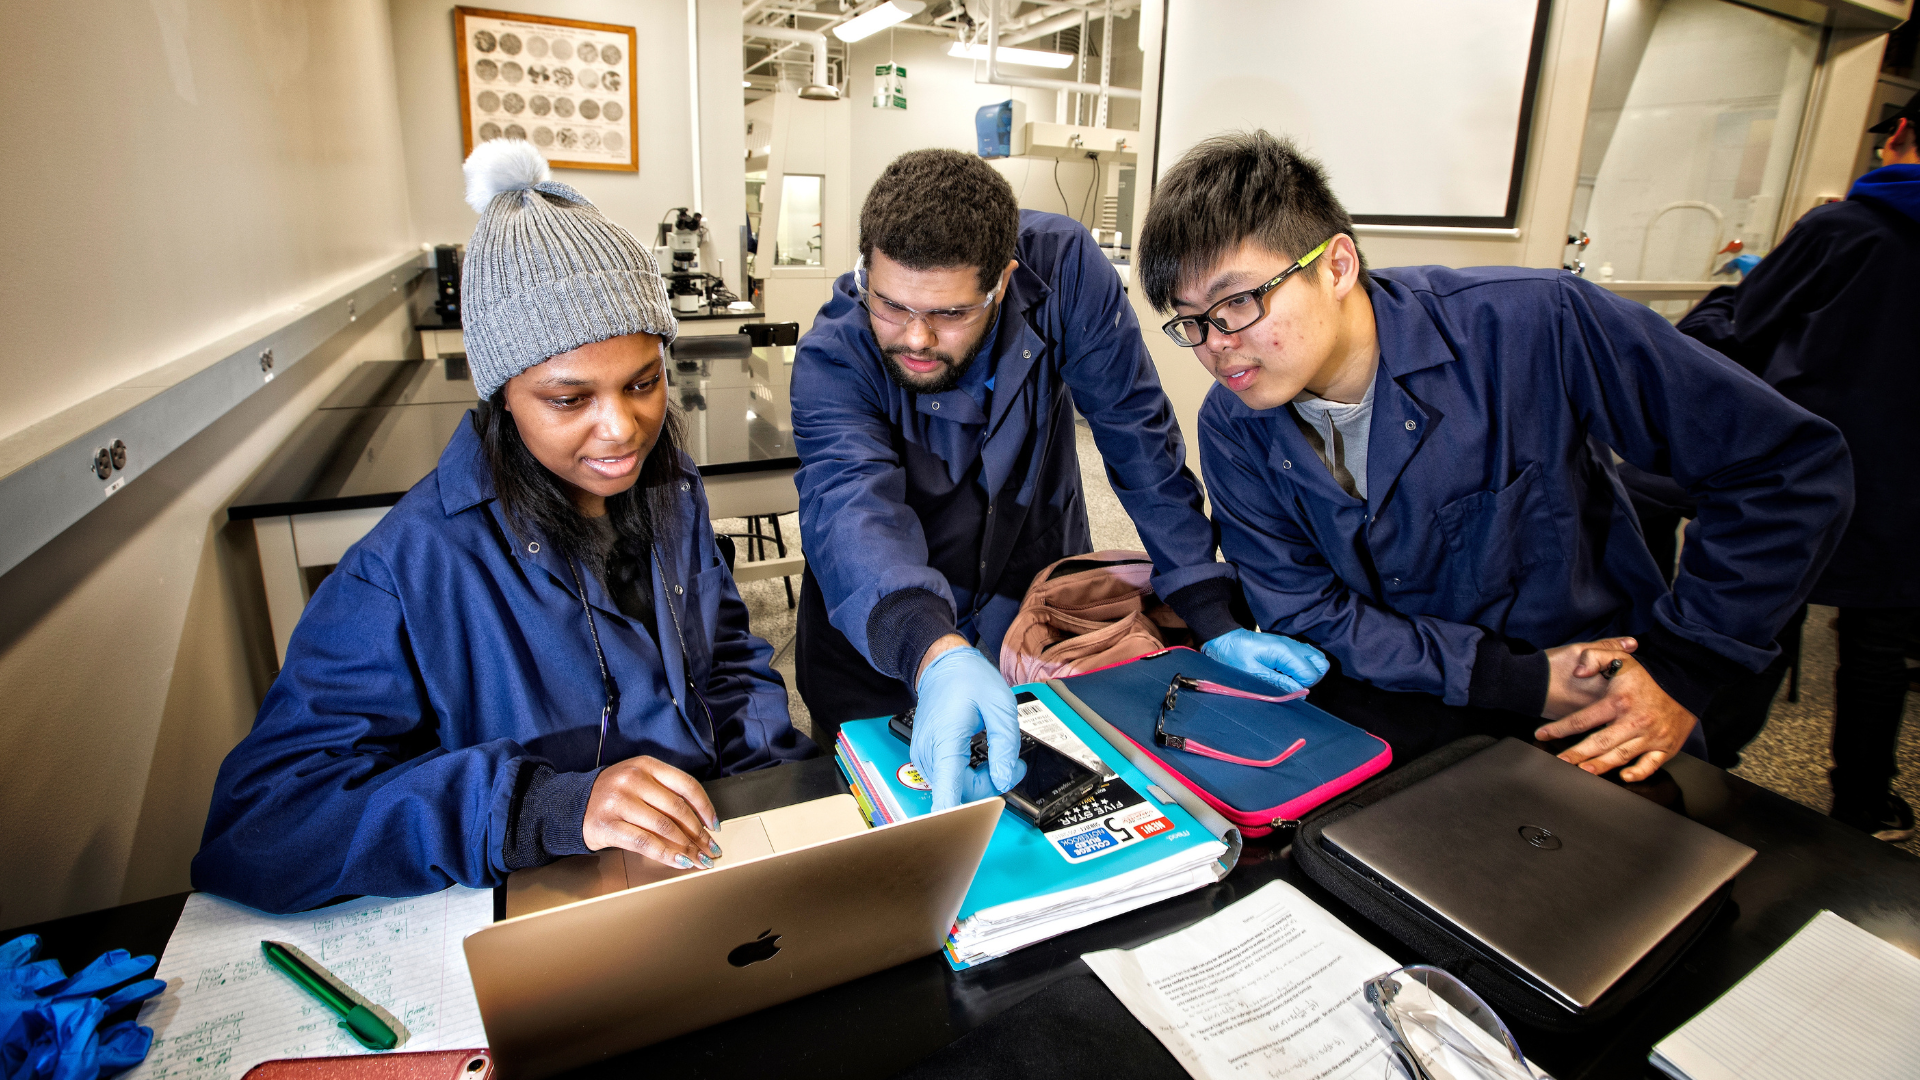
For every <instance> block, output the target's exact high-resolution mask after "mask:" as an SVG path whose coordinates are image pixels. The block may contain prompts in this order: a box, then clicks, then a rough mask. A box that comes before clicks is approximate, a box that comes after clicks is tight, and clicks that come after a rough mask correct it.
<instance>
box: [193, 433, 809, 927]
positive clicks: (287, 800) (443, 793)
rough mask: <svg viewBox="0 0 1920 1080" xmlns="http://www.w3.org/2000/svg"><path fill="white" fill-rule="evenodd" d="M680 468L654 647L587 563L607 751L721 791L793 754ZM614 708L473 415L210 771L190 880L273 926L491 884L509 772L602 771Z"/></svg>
mask: <svg viewBox="0 0 1920 1080" xmlns="http://www.w3.org/2000/svg"><path fill="white" fill-rule="evenodd" d="M681 465H682V469H681V473H682V475H681V478H680V479H679V480H678V481H677V482H676V484H675V486H676V487H677V490H676V491H673V492H672V494H673V495H674V496H676V497H675V498H674V499H673V510H672V513H671V515H669V516H668V517H667V518H666V520H664V521H662V522H660V523H659V524H658V525H657V526H656V532H657V533H658V537H657V539H656V541H655V545H654V552H655V557H654V560H653V574H654V586H653V589H654V606H655V621H656V625H657V626H658V627H659V630H660V640H659V643H658V645H656V644H655V641H654V639H653V637H652V636H651V635H650V634H649V633H648V631H647V629H646V628H645V626H644V625H642V624H640V623H639V622H638V621H636V620H631V619H628V618H627V617H626V616H624V615H622V614H621V613H620V609H619V607H618V605H617V604H616V603H615V601H614V599H613V597H612V595H611V594H610V593H609V592H608V591H607V588H606V586H605V584H604V583H603V582H602V581H601V580H600V578H599V577H598V576H597V575H594V574H592V573H589V572H586V571H584V570H583V571H582V572H581V580H582V581H583V582H584V583H585V587H586V593H587V595H586V601H587V603H589V604H591V605H592V606H593V611H594V620H595V625H596V626H597V628H598V630H599V634H600V640H601V643H602V646H603V648H604V651H605V654H606V661H607V665H608V668H609V669H610V671H611V673H612V675H613V678H614V682H615V684H616V685H617V687H618V690H619V711H618V713H617V714H616V717H615V719H614V721H613V723H612V724H611V726H610V729H609V731H608V733H607V745H606V749H605V752H604V754H602V761H603V763H606V764H611V763H613V762H617V761H621V760H623V759H625V758H629V757H634V756H636V755H640V754H650V755H652V756H653V757H656V758H659V759H660V760H662V761H664V762H666V763H668V764H670V765H673V766H675V767H677V768H680V769H684V770H685V771H687V772H689V773H691V774H693V775H694V776H696V777H716V776H722V775H726V774H731V773H737V772H744V771H747V770H749V769H756V768H760V767H762V766H767V765H772V764H775V763H777V762H780V761H784V760H794V759H799V758H802V757H806V756H808V755H810V754H811V753H812V752H813V746H812V744H811V743H810V742H808V740H807V739H806V738H805V737H804V736H802V735H800V734H799V733H798V732H797V731H795V730H794V729H793V727H792V725H791V723H790V722H789V720H788V717H787V694H786V687H785V685H784V684H783V683H782V682H781V679H780V676H778V675H777V674H775V673H774V672H773V669H772V667H771V660H772V649H770V648H769V647H768V645H767V643H766V642H764V641H762V640H760V639H759V638H757V637H755V636H753V635H752V634H750V633H749V632H748V630H747V613H746V608H745V607H744V606H743V605H742V604H741V602H740V597H739V593H738V592H737V591H736V590H735V588H734V584H733V575H732V573H731V572H730V571H729V570H728V569H727V567H726V565H725V564H724V563H723V562H722V561H721V558H720V555H719V552H718V550H717V549H716V548H715V547H714V541H713V532H712V529H711V528H710V527H709V525H708V523H707V501H706V494H705V491H704V489H703V488H702V487H701V485H700V478H699V475H698V473H697V472H696V471H695V468H694V466H693V464H692V462H691V461H690V460H687V459H686V458H685V456H684V455H683V456H682V461H681ZM604 704H605V689H604V684H603V683H602V681H601V678H600V668H599V665H598V663H597V662H596V661H595V659H594V650H593V642H592V639H591V638H590V637H589V636H588V631H587V620H586V613H585V610H584V609H583V607H582V605H581V600H580V597H579V595H578V593H577V592H576V591H575V586H574V577H573V575H572V574H571V573H570V572H569V570H568V567H567V565H566V564H565V563H564V562H563V561H562V560H561V559H560V558H558V557H557V556H556V555H555V554H554V551H553V549H552V546H551V545H550V544H546V543H542V542H541V541H540V540H538V539H531V540H530V541H528V540H520V539H517V538H516V537H515V534H514V533H513V531H512V530H511V529H510V528H508V526H507V522H506V520H505V516H504V515H503V513H502V512H501V510H500V507H499V504H498V503H497V502H496V501H495V499H494V491H493V479H492V476H491V474H490V473H489V471H488V469H487V466H486V464H485V461H484V459H483V457H482V455H481V449H480V440H479V437H478V435H477V434H476V433H475V432H474V429H473V426H472V423H471V414H469V418H468V422H463V423H462V424H461V425H460V428H459V430H458V431H457V432H456V433H455V434H454V437H453V439H452V440H451V441H450V442H449V443H448V444H447V449H446V450H445V452H443V453H442V454H441V457H440V462H439V467H438V468H436V469H435V470H434V471H433V472H431V473H428V474H427V476H426V478H425V479H423V480H421V481H420V482H419V483H418V484H416V485H414V487H413V489H412V490H411V491H409V492H407V494H406V496H405V497H404V498H402V499H401V500H400V502H399V504H398V505H396V506H395V507H394V508H393V509H392V510H391V511H389V512H388V513H387V515H386V516H385V517H384V518H382V519H381V520H380V523H379V524H378V525H376V526H375V527H374V529H373V531H372V532H370V533H368V534H367V536H366V537H364V538H363V539H361V540H360V542H359V543H357V544H355V545H354V546H353V547H352V548H351V549H349V550H348V551H347V554H346V557H345V558H343V559H341V561H340V565H339V566H338V567H337V568H336V569H335V570H334V571H333V573H332V574H330V575H328V577H327V579H326V580H325V581H324V582H322V583H321V585H320V588H319V589H318V590H316V591H315V593H314V596H313V600H312V602H311V603H309V604H308V605H307V609H306V611H305V613H304V614H303V615H302V616H301V619H300V624H299V626H297V627H296V628H295V629H294V633H293V639H292V641H291V642H290V643H289V644H288V647H287V661H286V666H285V667H284V668H282V669H281V672H280V675H279V677H278V678H276V679H275V680H274V683H273V688H272V690H271V691H269V692H268V694H267V699H266V702H265V703H264V704H263V705H262V706H261V708H260V714H259V717H258V718H257V719H256V720H255V722H254V727H253V731H252V732H251V733H249V734H248V735H247V736H246V738H244V739H242V740H241V742H240V745H239V746H237V747H235V748H234V750H233V752H232V753H231V754H229V755H228V756H227V759H226V761H225V763H224V764H222V765H221V767H220V775H219V780H218V782H217V784H216V787H215V791H214V797H213V807H212V811H211V813H210V814H209V815H208V818H207V829H206V836H205V839H204V841H203V843H202V847H201V850H200V853H199V855H197V856H196V857H195V858H194V861H193V884H194V887H195V888H197V889H204V890H206V891H208V892H214V893H218V894H220V895H222V896H226V897H230V898H232V899H234V900H238V901H240V902H242V903H245V904H250V905H252V906H254V907H258V908H262V909H265V910H267V911H274V912H285V911H301V910H305V909H308V908H312V907H316V906H319V905H321V904H325V903H327V902H328V901H330V900H333V899H336V898H339V897H344V896H354V895H377V896H414V895H419V894H422V893H428V892H434V891H438V890H440V889H444V888H446V887H447V886H449V885H452V884H454V883H456V882H457V883H459V884H462V885H470V886H474V887H479V888H484V887H489V886H495V885H499V884H501V883H502V882H503V881H505V880H506V874H507V867H506V866H505V865H504V863H503V854H502V853H503V850H504V847H505V844H506V840H507V834H506V826H507V817H508V811H509V806H510V802H511V800H512V798H513V792H514V790H515V783H516V780H517V779H518V777H519V774H520V771H521V770H523V769H528V768H531V767H532V766H533V765H534V764H535V763H542V762H544V763H547V764H549V765H551V766H552V767H553V768H554V769H555V770H556V771H559V772H562V773H584V772H588V771H590V770H592V769H593V768H594V754H595V750H596V748H597V744H598V742H599V738H600V713H601V707H602V706H603V705H604Z"/></svg>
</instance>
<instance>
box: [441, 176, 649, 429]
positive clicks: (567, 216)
mask: <svg viewBox="0 0 1920 1080" xmlns="http://www.w3.org/2000/svg"><path fill="white" fill-rule="evenodd" d="M466 176H467V205H469V206H471V207H473V208H474V209H475V210H477V211H479V213H480V223H479V224H478V225H475V226H474V227H473V239H471V240H469V241H467V255H466V261H465V264H464V266H463V267H462V268H461V271H460V316H461V324H462V330H463V331H464V337H465V339H466V345H467V364H468V366H469V367H471V368H472V370H473V384H474V387H475V389H477V390H479V391H480V397H481V399H482V400H484V399H487V398H490V397H492V396H493V392H494V391H496V390H498V389H500V387H502V386H504V385H506V382H507V380H508V379H511V378H513V377H514V376H515V375H518V374H520V373H521V372H523V371H525V370H527V369H528V368H530V367H532V366H533V365H535V364H538V363H541V362H543V361H545V360H547V359H549V358H551V357H555V356H558V355H560V354H561V353H564V352H572V351H573V350H574V349H577V348H579V347H580V346H582V345H589V344H592V343H593V342H596V341H605V340H606V339H608V338H613V337H620V336H622V335H624V334H638V333H642V332H645V333H649V334H658V335H659V336H660V338H661V340H662V343H663V344H665V343H671V342H672V341H673V339H674V336H675V334H676V333H677V332H678V328H677V324H676V323H675V322H674V319H673V308H672V306H671V305H670V304H669V303H668V301H667V290H666V284H665V283H664V282H663V281H661V279H660V268H659V266H658V265H657V264H656V263H655V262H654V261H653V253H652V252H650V251H648V250H647V249H646V247H645V246H643V245H642V244H641V243H640V242H639V241H638V240H635V239H634V238H633V234H632V233H630V232H628V231H627V230H625V229H623V228H621V227H620V226H618V225H615V224H614V223H613V222H611V221H608V220H607V219H606V218H605V217H604V216H602V215H601V213H600V211H599V210H597V209H595V208H594V205H593V204H592V203H590V202H588V201H587V200H586V198H585V196H583V195H581V194H580V193H579V192H577V191H575V190H573V189H572V188H570V187H568V186H567V185H565V184H562V183H559V182H558V181H555V180H553V179H552V178H551V174H549V173H548V171H547V162H546V159H545V158H543V157H541V156H540V151H538V150H535V149H534V148H533V144H532V143H529V142H526V141H525V140H522V139H490V140H488V141H487V142H483V143H481V144H480V145H479V146H478V147H475V148H474V151H473V155H472V156H471V157H469V158H467V164H466Z"/></svg>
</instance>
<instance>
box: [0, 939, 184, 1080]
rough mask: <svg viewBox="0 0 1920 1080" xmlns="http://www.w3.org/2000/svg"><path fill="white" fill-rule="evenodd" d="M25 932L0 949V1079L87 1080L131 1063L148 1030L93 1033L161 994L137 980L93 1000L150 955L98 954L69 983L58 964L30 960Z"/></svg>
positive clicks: (143, 965)
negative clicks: (113, 1016)
mask: <svg viewBox="0 0 1920 1080" xmlns="http://www.w3.org/2000/svg"><path fill="white" fill-rule="evenodd" d="M39 948H40V939H39V938H38V937H37V936H35V935H32V934H27V935H24V936H22V937H17V938H15V939H13V940H12V941H10V942H8V943H7V944H5V945H0V1080H94V1078H95V1077H98V1076H99V1075H101V1074H102V1073H117V1072H120V1071H122V1070H125V1069H127V1068H130V1067H132V1066H133V1065H136V1064H138V1063H139V1062H140V1061H141V1060H142V1059H144V1058H145V1057H146V1056H147V1050H148V1049H149V1048H150V1047H151V1046H152V1044H153V1029H151V1028H146V1027H142V1026H140V1025H139V1024H136V1023H133V1022H132V1021H123V1022H121V1023H118V1024H115V1025H113V1026H112V1027H108V1028H104V1029H103V1028H101V1027H100V1022H101V1021H102V1020H104V1019H106V1018H107V1016H109V1015H110V1014H112V1013H113V1012H114V1010H116V1009H119V1008H122V1007H124V1006H127V1005H131V1004H133V1003H134V1002H136V1001H144V1000H146V999H147V998H150V997H152V996H153V995H155V994H158V993H159V992H160V991H162V990H164V989H166V985H167V984H165V983H163V982H161V981H159V980H158V979H142V980H140V981H138V982H133V983H128V984H127V985H126V986H123V987H121V988H120V989H119V990H117V991H115V992H113V993H112V994H109V995H107V996H106V997H104V998H98V997H95V996H94V995H95V994H97V993H99V992H100V991H102V990H105V989H106V988H108V987H110V986H112V985H114V984H115V983H119V982H124V981H126V980H127V979H129V978H132V977H133V976H135V975H138V974H140V973H141V972H143V971H146V970H147V969H148V968H150V967H152V966H153V957H151V956H129V955H127V953H126V951H125V950H123V949H115V950H113V951H112V952H109V953H105V954H103V955H102V956H100V957H99V958H98V959H96V960H95V961H94V962H93V963H91V964H88V965H87V966H86V968H85V969H83V970H82V971H80V973H79V974H77V975H74V976H73V977H72V978H67V977H66V973H65V972H63V971H62V970H61V969H60V964H59V962H58V961H54V960H41V961H35V960H34V959H33V957H34V954H35V953H36V952H38V951H39Z"/></svg>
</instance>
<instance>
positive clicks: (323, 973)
mask: <svg viewBox="0 0 1920 1080" xmlns="http://www.w3.org/2000/svg"><path fill="white" fill-rule="evenodd" d="M260 951H261V952H263V953H265V954H267V963H269V964H272V965H273V966H274V967H277V968H279V969H280V970H281V971H284V972H286V974H287V977H288V978H290V979H292V980H293V981H294V982H295V983H297V984H299V986H300V988H301V989H302V990H305V991H306V992H307V993H309V994H312V995H313V996H314V997H316V998H319V999H320V1003H321V1004H323V1005H325V1006H326V1007H327V1008H329V1009H332V1010H333V1011H334V1012H336V1013H338V1014H339V1015H340V1026H341V1027H343V1028H345V1029H346V1030H347V1034H349V1035H351V1036H353V1038H354V1041H355V1042H358V1043H359V1044H360V1045H361V1046H364V1047H366V1048H367V1049H369V1050H391V1049H393V1048H394V1047H396V1046H398V1045H400V1043H401V1041H402V1039H404V1038H405V1034H406V1029H404V1028H400V1027H399V1024H398V1022H397V1021H396V1022H394V1023H393V1024H391V1025H389V1023H388V1022H387V1021H386V1020H384V1019H382V1018H381V1016H380V1014H379V1013H377V1012H375V1011H374V1007H373V1006H372V1005H370V1004H368V1002H367V1001H366V999H365V998H362V997H361V996H360V995H359V994H356V993H354V992H353V989H352V988H351V987H349V986H348V985H347V984H346V983H343V982H341V981H340V980H339V979H336V978H334V976H333V973H332V972H330V971H328V970H327V969H326V968H323V967H321V966H320V965H319V964H318V963H316V962H314V959H313V958H312V957H311V956H308V955H307V954H306V953H303V952H301V951H300V950H299V949H296V948H294V947H293V946H291V945H288V944H287V943H286V942H284V941H263V942H261V943H260ZM396 1029H398V1030H396Z"/></svg>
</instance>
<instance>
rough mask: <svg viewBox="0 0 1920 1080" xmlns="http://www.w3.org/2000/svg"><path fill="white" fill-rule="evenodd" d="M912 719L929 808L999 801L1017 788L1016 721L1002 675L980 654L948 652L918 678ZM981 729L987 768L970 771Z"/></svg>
mask: <svg viewBox="0 0 1920 1080" xmlns="http://www.w3.org/2000/svg"><path fill="white" fill-rule="evenodd" d="M919 695H920V703H919V704H918V705H917V706H915V707H914V713H913V745H912V747H911V749H910V751H909V752H910V753H911V755H912V757H913V767H914V768H916V769H919V770H920V775H921V776H922V777H924V778H925V779H926V781H927V783H928V784H931V785H932V786H933V808H934V809H935V810H945V809H946V808H948V807H949V806H959V805H960V804H961V803H966V802H972V801H974V800H975V799H985V798H988V797H990V796H994V795H998V794H1000V793H1001V792H1003V791H1005V790H1007V789H1008V788H1011V787H1012V786H1013V785H1015V784H1017V783H1019V782H1020V778H1021V777H1023V776H1025V775H1026V774H1027V763H1026V762H1024V761H1021V760H1020V716H1019V713H1018V712H1016V711H1015V708H1014V704H1013V691H1012V690H1009V689H1007V681H1006V680H1005V679H1003V678H1001V677H1000V669H999V668H997V667H994V666H993V664H992V663H991V662H990V661H989V660H988V659H987V658H986V657H985V656H982V655H981V654H980V650H979V649H975V648H970V647H969V648H959V649H948V650H947V651H946V652H943V653H941V654H940V655H939V656H936V657H934V658H933V663H931V664H928V665H927V670H926V671H924V672H922V673H921V675H920V687H919ZM983 725H984V726H985V728H986V732H987V763H986V764H985V765H982V766H980V767H978V768H972V769H970V768H968V767H967V762H968V760H969V759H971V757H972V743H973V736H974V733H975V732H977V731H979V730H980V729H981V727H982V726H983Z"/></svg>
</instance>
